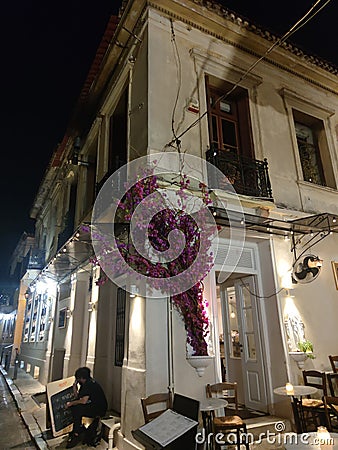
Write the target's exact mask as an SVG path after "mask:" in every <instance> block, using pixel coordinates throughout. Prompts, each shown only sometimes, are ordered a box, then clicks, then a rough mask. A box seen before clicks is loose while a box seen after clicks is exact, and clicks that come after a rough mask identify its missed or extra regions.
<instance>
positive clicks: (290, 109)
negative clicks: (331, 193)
mask: <svg viewBox="0 0 338 450" xmlns="http://www.w3.org/2000/svg"><path fill="white" fill-rule="evenodd" d="M281 96H282V98H283V100H284V104H285V108H286V111H287V115H288V120H289V125H290V131H291V139H292V145H293V153H294V161H295V166H296V174H297V181H298V183H305V184H306V185H307V186H313V187H314V188H324V189H333V190H337V188H338V179H337V175H336V174H337V160H336V158H335V149H334V148H335V147H334V141H333V135H332V132H331V127H330V118H331V117H332V116H333V115H334V114H335V111H334V110H332V109H330V108H326V107H324V106H323V105H315V104H313V102H311V101H310V100H308V99H307V98H304V97H302V96H300V95H299V94H296V93H295V92H293V91H291V90H289V89H286V88H283V89H282V90H281ZM295 113H296V115H297V114H303V115H305V116H308V117H309V118H313V120H314V121H317V122H319V121H320V122H321V124H322V134H323V136H322V137H321V140H323V139H324V141H325V142H322V143H320V144H319V152H320V158H321V163H322V166H323V172H324V181H325V185H321V184H316V183H313V182H311V181H306V180H304V176H303V168H302V162H301V157H300V153H299V147H298V141H297V136H296V126H295V122H299V120H295ZM305 125H306V124H305ZM324 147H325V148H324ZM324 152H325V153H326V154H324ZM323 154H324V156H325V160H326V161H324V160H323ZM328 164H330V167H329V168H328ZM327 171H329V172H331V175H330V178H331V181H330V182H329V183H328V181H327V180H325V179H326V178H327V174H326V172H327ZM333 185H334V186H333Z"/></svg>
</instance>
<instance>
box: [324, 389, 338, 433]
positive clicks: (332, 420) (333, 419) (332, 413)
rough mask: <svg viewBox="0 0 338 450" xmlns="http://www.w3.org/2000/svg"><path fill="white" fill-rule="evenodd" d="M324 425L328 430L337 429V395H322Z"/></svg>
mask: <svg viewBox="0 0 338 450" xmlns="http://www.w3.org/2000/svg"><path fill="white" fill-rule="evenodd" d="M323 401H324V410H325V418H326V427H327V429H328V430H329V431H337V430H338V397H324V399H323Z"/></svg>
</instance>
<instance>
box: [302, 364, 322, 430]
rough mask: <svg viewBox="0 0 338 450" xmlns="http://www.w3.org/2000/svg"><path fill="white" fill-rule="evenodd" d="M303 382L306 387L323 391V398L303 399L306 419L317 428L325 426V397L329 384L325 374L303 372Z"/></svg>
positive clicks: (309, 397) (314, 371)
mask: <svg viewBox="0 0 338 450" xmlns="http://www.w3.org/2000/svg"><path fill="white" fill-rule="evenodd" d="M303 380H304V385H305V386H312V387H315V388H317V389H319V390H320V391H321V398H320V399H319V398H311V396H310V395H308V396H307V398H303V399H302V408H303V411H304V414H305V419H307V420H309V421H311V422H312V423H313V425H314V427H315V429H316V428H317V426H319V425H325V424H326V419H325V411H324V401H323V399H324V397H326V396H327V384H326V374H325V372H319V371H318V370H303Z"/></svg>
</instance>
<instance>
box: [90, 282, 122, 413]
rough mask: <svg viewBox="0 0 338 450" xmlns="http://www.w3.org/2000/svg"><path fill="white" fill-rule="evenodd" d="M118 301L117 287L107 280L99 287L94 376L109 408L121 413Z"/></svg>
mask: <svg viewBox="0 0 338 450" xmlns="http://www.w3.org/2000/svg"><path fill="white" fill-rule="evenodd" d="M127 301H128V298H127ZM116 303H117V287H116V285H114V284H113V283H112V282H111V281H107V282H106V283H105V284H104V285H103V286H100V288H99V302H98V307H97V321H98V324H99V325H98V327H97V334H96V350H95V366H94V377H95V378H96V379H97V380H98V381H99V382H100V384H101V385H102V387H103V389H104V391H105V394H106V397H107V400H108V409H113V410H114V411H116V412H118V413H120V412H121V376H122V367H118V366H115V337H116Z"/></svg>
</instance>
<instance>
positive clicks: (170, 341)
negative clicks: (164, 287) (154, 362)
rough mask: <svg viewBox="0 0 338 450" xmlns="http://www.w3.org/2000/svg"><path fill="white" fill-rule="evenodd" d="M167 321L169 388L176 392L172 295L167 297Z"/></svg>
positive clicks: (171, 391) (171, 392) (170, 390)
mask: <svg viewBox="0 0 338 450" xmlns="http://www.w3.org/2000/svg"><path fill="white" fill-rule="evenodd" d="M167 323H168V328H167V330H168V389H169V392H170V394H171V395H173V393H174V388H175V383H174V355H173V304H172V299H171V297H167Z"/></svg>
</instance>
